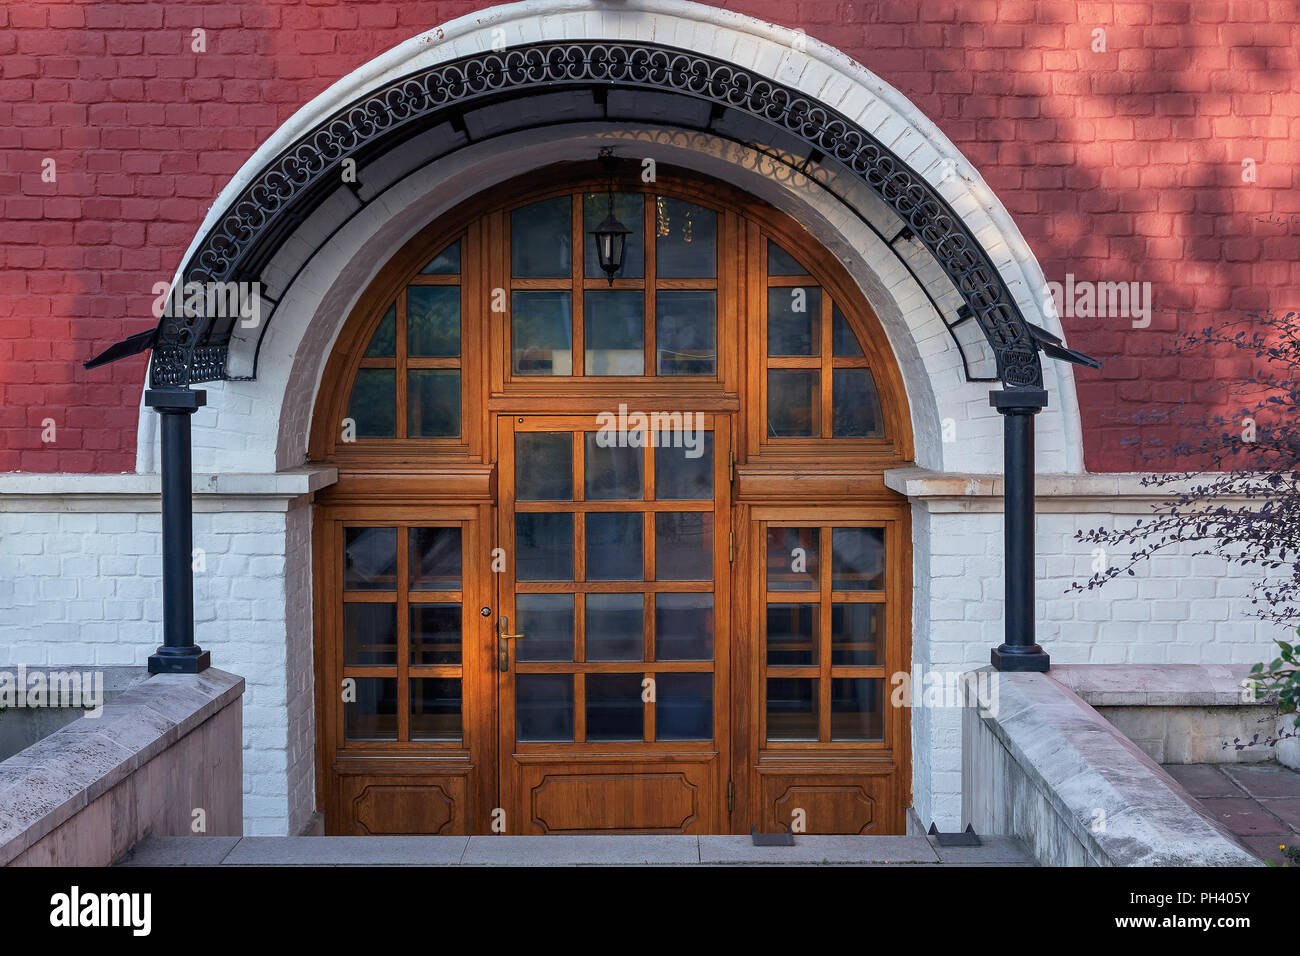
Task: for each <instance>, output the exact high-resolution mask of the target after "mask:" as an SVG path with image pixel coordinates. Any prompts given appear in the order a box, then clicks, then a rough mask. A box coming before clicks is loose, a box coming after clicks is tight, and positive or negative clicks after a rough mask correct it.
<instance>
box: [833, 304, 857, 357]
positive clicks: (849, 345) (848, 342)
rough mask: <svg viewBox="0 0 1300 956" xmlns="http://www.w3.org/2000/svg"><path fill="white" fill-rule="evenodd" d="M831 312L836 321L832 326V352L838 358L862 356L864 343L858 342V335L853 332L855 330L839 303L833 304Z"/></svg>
mask: <svg viewBox="0 0 1300 956" xmlns="http://www.w3.org/2000/svg"><path fill="white" fill-rule="evenodd" d="M831 314H832V321H833V322H834V325H833V326H832V328H831V339H832V342H833V348H832V349H831V354H832V355H834V356H835V357H836V358H841V357H843V358H860V357H861V356H862V345H861V344H860V343H859V342H858V337H857V336H856V335H854V334H853V330H852V329H851V328H849V323H848V321H847V320H846V319H845V318H844V313H842V312H841V311H840V307H839V306H838V305H833V306H831Z"/></svg>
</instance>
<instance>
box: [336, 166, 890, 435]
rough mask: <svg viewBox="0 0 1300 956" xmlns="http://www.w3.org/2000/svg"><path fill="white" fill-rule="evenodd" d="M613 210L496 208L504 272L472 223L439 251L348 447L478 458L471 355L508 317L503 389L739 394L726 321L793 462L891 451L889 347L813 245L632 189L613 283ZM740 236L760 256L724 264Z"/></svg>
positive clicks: (367, 358)
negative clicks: (477, 255) (855, 315)
mask: <svg viewBox="0 0 1300 956" xmlns="http://www.w3.org/2000/svg"><path fill="white" fill-rule="evenodd" d="M609 207H610V194H609V193H606V192H592V191H588V190H582V191H572V192H568V193H563V194H560V195H556V196H549V197H547V198H543V199H540V200H536V201H532V202H525V203H523V204H521V205H518V206H515V207H512V208H508V209H506V210H504V211H501V212H498V213H496V214H493V215H494V216H495V219H493V218H492V217H489V222H495V223H496V224H497V225H495V226H491V225H488V226H485V227H484V231H485V232H487V233H491V232H492V231H493V229H499V230H500V232H501V233H502V234H503V236H502V238H503V239H504V246H505V250H504V251H505V256H504V258H503V260H502V261H501V262H500V263H499V264H498V265H493V264H492V263H491V262H486V261H485V262H481V263H480V264H479V265H478V266H477V267H474V268H470V267H467V266H466V264H465V263H466V262H467V261H468V251H467V248H466V246H467V241H468V240H470V239H472V237H473V236H475V235H477V233H476V232H475V231H474V228H473V227H471V229H470V232H469V233H466V232H461V234H460V235H459V236H457V237H456V238H455V239H453V240H452V241H450V242H444V244H443V245H442V246H441V247H440V248H439V249H438V251H437V252H436V254H434V255H432V256H431V257H429V256H428V253H426V254H425V255H426V257H427V258H426V259H425V261H424V265H423V266H422V267H421V268H420V269H419V270H418V271H416V272H414V274H412V275H410V276H409V278H408V279H407V280H406V281H405V282H403V283H402V285H401V288H400V291H399V292H398V293H397V294H396V295H395V296H394V297H393V298H392V299H390V300H389V301H387V302H385V303H383V308H382V312H379V313H378V314H377V315H376V317H375V318H374V319H372V320H371V322H372V326H371V328H372V331H370V332H369V333H368V339H367V342H368V344H367V346H366V348H365V350H364V353H363V354H362V357H361V359H360V363H359V367H358V368H357V369H356V371H355V373H354V375H355V377H354V378H353V381H352V385H351V388H350V390H349V393H348V394H349V398H348V403H347V406H346V412H345V416H346V417H345V419H344V422H343V423H342V425H343V427H342V431H341V433H340V436H341V439H342V441H343V442H345V443H346V442H359V443H360V446H361V447H366V446H367V445H368V444H370V443H373V442H374V441H376V440H378V441H384V440H422V441H424V442H425V443H426V444H430V445H431V447H432V448H434V449H435V450H436V448H437V446H438V445H439V444H440V443H441V444H444V445H447V446H449V447H456V448H458V449H462V450H463V449H464V448H465V447H466V440H465V438H464V437H463V436H464V435H465V433H466V426H465V423H464V421H463V416H464V414H465V413H466V410H467V409H468V408H470V403H471V401H472V400H473V396H472V395H471V391H470V390H472V389H474V388H475V387H477V386H478V382H476V381H475V382H470V381H467V379H466V373H467V371H468V370H469V369H470V366H467V364H466V363H467V358H466V348H467V345H466V343H471V342H482V341H483V337H482V335H481V334H480V330H481V328H482V326H483V323H484V321H485V320H486V318H487V315H488V314H499V315H501V318H502V322H501V325H500V331H501V336H502V339H503V341H501V342H500V345H499V346H498V347H500V348H502V350H503V352H504V361H503V363H502V367H503V372H502V373H499V374H500V376H501V377H500V378H499V381H500V382H501V383H502V384H501V386H500V387H502V388H505V389H510V388H512V387H520V388H524V387H528V386H529V385H530V383H531V384H532V385H534V386H535V385H536V384H537V383H539V382H544V381H552V382H553V381H554V380H556V379H579V378H580V379H583V380H591V381H602V380H603V381H606V382H610V383H613V382H619V381H622V382H631V381H640V382H647V383H649V382H655V381H659V382H669V381H676V382H683V383H690V382H695V383H700V384H707V383H709V382H713V383H718V384H720V385H722V386H724V387H725V388H727V389H728V390H730V389H734V388H738V387H740V386H741V383H740V382H739V381H732V382H728V381H727V380H726V374H725V369H724V365H723V363H721V362H720V360H719V335H720V330H721V329H723V328H724V327H725V328H726V329H728V330H729V334H732V335H737V336H739V337H740V340H741V341H745V342H752V343H755V346H756V347H755V349H753V350H751V352H750V355H751V361H752V362H753V363H754V364H755V366H756V368H755V370H754V371H755V374H752V375H750V376H749V381H750V382H751V383H752V385H751V386H749V387H750V388H752V394H753V399H754V400H753V402H752V404H751V407H752V408H753V410H754V414H755V415H756V416H757V418H758V427H757V430H756V432H755V435H754V437H755V438H756V439H757V440H758V442H759V444H760V445H761V446H762V447H764V448H768V449H770V450H773V451H776V452H777V453H778V454H789V453H791V452H792V451H793V452H795V453H798V449H799V448H800V447H801V446H806V445H807V443H808V442H810V441H813V442H824V441H830V442H832V443H834V447H838V448H841V449H842V450H847V449H852V448H854V447H858V448H860V449H861V450H863V451H869V450H871V449H874V448H877V447H879V448H881V449H883V450H885V451H888V447H887V446H888V441H887V439H888V429H887V427H886V421H887V416H886V409H885V408H884V407H883V406H882V403H881V399H880V396H879V394H878V391H877V384H878V383H877V381H876V377H875V372H874V371H873V367H872V366H873V360H872V358H871V357H870V356H871V355H873V354H876V353H874V352H872V351H871V350H869V349H866V348H864V346H863V342H862V340H861V339H860V338H859V333H858V332H857V331H856V330H855V328H854V327H853V323H852V322H851V321H850V319H849V317H848V314H847V313H846V309H845V307H844V304H843V302H842V301H841V298H840V295H839V293H836V292H833V291H832V290H831V289H830V288H828V287H827V286H826V284H825V282H824V281H823V280H822V279H819V278H818V277H817V276H816V275H814V272H813V270H812V269H811V268H810V266H809V265H808V264H807V263H805V261H804V260H803V254H804V251H801V250H799V249H798V248H797V247H793V246H789V245H787V244H785V243H784V242H783V241H778V240H777V239H776V238H774V237H773V236H770V235H768V234H767V233H766V232H764V231H762V230H759V229H750V230H748V231H747V232H746V228H745V226H744V225H740V226H739V227H737V226H734V225H733V226H730V227H728V226H727V225H726V224H725V223H724V219H723V213H721V212H719V211H718V210H715V209H713V208H710V207H707V206H705V205H702V204H700V203H697V202H691V201H688V200H687V199H684V198H680V197H676V196H672V195H667V194H664V193H659V192H655V191H645V192H634V191H630V190H622V191H616V192H614V194H613V211H614V215H615V217H616V218H617V219H618V220H619V221H620V222H621V223H623V224H624V226H626V227H627V228H628V230H629V235H628V237H627V242H626V247H625V253H624V258H623V262H622V266H621V268H620V269H619V270H618V272H617V273H616V274H615V275H614V277H613V278H612V280H611V279H610V278H609V277H608V276H606V274H605V273H604V272H603V271H602V269H601V267H600V263H599V261H598V258H597V253H596V248H595V245H596V244H595V241H594V239H593V237H592V236H591V232H592V230H594V229H595V228H596V227H597V225H598V224H599V223H600V222H601V221H602V220H603V218H604V217H605V216H606V215H607V214H608V212H609ZM728 228H730V229H732V230H735V231H737V232H742V233H745V234H746V235H747V236H748V237H749V238H745V239H744V243H746V244H748V245H749V246H750V247H751V248H752V247H753V246H755V245H756V246H757V249H756V250H755V251H756V252H758V253H759V254H758V255H754V254H749V255H746V256H741V257H738V258H737V257H736V256H735V254H734V253H732V254H729V253H727V252H726V250H727V249H728V248H732V247H734V246H736V245H739V244H741V240H742V236H740V235H736V234H735V233H734V232H733V233H728V231H727V230H728ZM476 261H477V260H476ZM744 272H748V274H749V276H750V279H751V280H757V283H758V288H759V289H760V290H761V294H760V295H758V296H754V295H753V294H752V293H751V294H750V295H748V296H747V297H746V296H743V295H740V294H728V293H727V292H726V288H725V281H724V274H725V275H727V276H731V275H732V274H733V273H735V274H736V275H739V274H740V273H744ZM735 281H740V280H738V279H736V280H735ZM751 287H752V283H751ZM475 302H481V303H483V304H484V307H482V308H481V311H480V308H476V307H474V306H472V305H471V303H475ZM724 307H725V309H726V310H727V311H724ZM728 312H729V313H730V314H728ZM336 444H337V443H336ZM828 447H829V446H828Z"/></svg>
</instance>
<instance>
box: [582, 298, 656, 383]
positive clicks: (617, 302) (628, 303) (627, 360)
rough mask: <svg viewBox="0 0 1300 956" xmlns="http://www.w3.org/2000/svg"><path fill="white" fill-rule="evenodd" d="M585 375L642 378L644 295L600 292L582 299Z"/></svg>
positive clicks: (643, 370)
mask: <svg viewBox="0 0 1300 956" xmlns="http://www.w3.org/2000/svg"><path fill="white" fill-rule="evenodd" d="M582 322H583V327H584V330H585V331H584V333H583V334H584V336H585V338H586V343H585V344H586V349H587V351H586V358H585V362H586V374H588V375H644V374H645V293H644V292H642V291H641V290H640V289H600V290H598V291H593V292H588V293H587V294H586V295H585V296H584V297H583V316H582Z"/></svg>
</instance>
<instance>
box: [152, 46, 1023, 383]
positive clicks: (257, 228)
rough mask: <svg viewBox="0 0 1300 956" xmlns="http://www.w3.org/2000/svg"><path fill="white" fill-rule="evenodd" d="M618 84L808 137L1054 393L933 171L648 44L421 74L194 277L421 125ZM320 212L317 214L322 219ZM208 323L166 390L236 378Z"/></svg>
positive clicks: (179, 344) (169, 376)
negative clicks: (500, 101) (510, 99)
mask: <svg viewBox="0 0 1300 956" xmlns="http://www.w3.org/2000/svg"><path fill="white" fill-rule="evenodd" d="M538 86H543V87H547V88H556V89H563V88H566V87H567V88H582V87H611V88H629V89H640V90H657V91H660V92H669V93H678V94H682V95H685V96H691V97H695V98H698V99H702V100H706V101H709V102H712V103H714V104H717V105H719V106H722V107H726V108H728V109H732V110H737V111H739V112H741V113H743V114H747V115H748V116H750V117H753V118H755V119H757V120H761V121H762V122H764V123H768V124H771V125H773V126H775V127H777V128H778V129H780V130H782V131H783V132H785V133H786V134H789V135H791V136H794V137H796V138H797V139H799V140H800V141H802V142H804V143H805V144H807V145H808V146H809V147H810V148H812V149H815V150H816V151H818V152H819V153H821V154H822V155H823V156H827V157H831V158H833V159H834V160H836V161H837V162H839V163H840V164H842V165H843V166H844V167H845V168H846V169H848V170H849V171H850V172H851V173H852V174H853V175H854V176H855V177H857V178H858V179H859V180H861V181H862V182H863V183H865V184H866V185H867V186H868V187H869V188H870V189H871V190H872V191H873V192H874V193H875V194H876V195H878V196H879V197H880V198H881V199H882V200H883V201H884V202H885V204H886V205H888V206H889V208H890V209H891V210H893V211H894V213H896V214H897V215H898V216H899V218H900V219H902V220H903V222H905V223H906V224H907V225H908V226H909V227H910V229H911V231H912V233H913V235H915V236H916V238H917V239H918V241H920V242H921V243H922V244H923V245H924V246H925V247H926V249H928V250H929V252H930V253H931V255H933V256H934V258H935V260H936V262H938V264H939V266H940V268H942V269H943V271H944V272H945V273H946V274H947V276H948V277H949V278H950V279H951V280H952V281H953V283H954V285H955V286H956V288H957V289H958V291H959V292H960V294H961V296H962V298H963V299H964V300H965V302H966V304H967V305H968V306H969V307H970V310H971V314H972V315H973V316H974V318H975V320H976V322H977V323H978V324H979V326H980V328H981V330H982V331H983V333H984V335H985V337H986V338H987V339H988V341H989V344H990V346H991V348H992V350H993V353H994V355H995V357H996V360H997V365H998V374H999V377H1000V378H1001V379H1002V382H1003V384H1004V385H1006V386H1010V387H1026V386H1027V387H1036V386H1039V385H1041V384H1042V367H1041V364H1040V362H1039V357H1038V349H1037V346H1036V345H1035V343H1034V340H1033V338H1032V336H1031V333H1030V331H1029V327H1028V324H1027V322H1026V321H1025V318H1024V316H1023V315H1021V313H1020V310H1019V308H1018V307H1017V306H1016V304H1015V301H1014V300H1013V299H1012V296H1011V293H1010V290H1009V289H1008V288H1007V286H1006V283H1005V282H1004V281H1003V280H1002V277H1001V276H1000V275H999V274H998V271H997V269H996V268H995V267H994V266H993V264H992V262H991V261H990V259H989V258H988V255H987V254H986V253H985V252H984V250H983V249H982V248H981V247H980V245H979V243H978V241H977V240H976V239H975V237H974V235H973V234H972V233H971V231H970V230H969V229H968V228H967V226H966V224H965V223H964V222H962V220H961V217H960V216H958V215H957V214H956V213H955V212H954V211H953V210H952V208H951V207H950V206H949V205H948V204H947V203H946V202H945V201H944V200H943V198H942V197H941V196H940V195H939V194H938V193H937V192H936V191H935V190H934V188H933V187H932V186H931V185H930V184H929V183H928V182H927V181H926V180H925V179H924V178H922V177H921V176H920V175H919V174H917V173H916V172H915V171H913V170H912V169H910V168H909V167H908V166H907V165H906V164H905V163H904V162H903V161H902V160H901V159H899V158H898V157H897V156H895V155H894V154H893V153H892V152H890V151H889V149H887V148H886V147H885V146H884V145H883V144H881V143H880V142H879V141H877V140H875V139H874V138H873V137H872V136H871V134H870V133H868V132H867V131H866V130H864V129H862V128H861V127H859V126H857V125H856V124H855V123H854V122H853V121H852V120H850V119H849V118H847V117H845V116H843V115H841V114H840V113H838V112H836V111H835V110H833V109H831V108H830V107H828V106H826V105H825V104H823V103H820V102H818V101H816V100H814V99H812V98H810V97H808V96H805V95H804V94H802V93H800V92H798V91H797V90H794V89H792V88H789V87H786V86H783V85H781V84H779V83H775V82H773V81H772V80H769V79H767V78H765V77H762V76H759V75H758V74H755V73H753V72H751V71H749V70H746V69H743V68H741V67H739V66H736V65H735V64H731V63H726V62H723V61H721V60H717V59H714V58H712V57H708V56H703V55H701V54H698V53H692V52H689V51H685V50H678V49H674V48H670V47H665V46H661V45H657V44H650V43H639V42H621V41H619V42H613V41H610V42H606V41H573V42H565V43H539V44H532V45H528V46H521V47H517V48H514V49H510V50H506V51H503V52H484V53H479V54H474V55H471V56H468V57H464V58H462V59H459V60H455V61H452V62H448V63H442V64H439V65H437V66H433V67H430V68H428V69H425V70H421V71H419V72H417V73H413V74H409V75H407V76H405V77H403V78H401V79H398V80H395V81H393V82H392V83H390V84H388V85H387V86H385V87H383V88H382V89H379V90H376V91H374V92H372V93H370V94H367V95H366V96H365V97H363V98H361V99H359V100H357V101H355V102H353V103H351V104H349V105H348V106H346V107H344V108H342V109H340V110H339V111H338V112H337V113H335V114H334V115H333V116H331V117H329V118H328V119H326V120H325V121H323V122H322V123H320V124H319V125H318V126H317V127H316V128H315V129H313V130H311V131H310V132H309V133H307V134H305V135H303V136H302V137H300V138H299V139H298V141H297V142H295V143H293V144H292V145H290V146H289V147H287V148H286V149H285V150H283V151H282V152H281V153H280V154H279V155H278V156H277V157H276V158H275V159H274V160H272V161H271V162H270V163H269V164H268V165H267V166H266V167H265V168H264V169H263V170H262V171H261V172H260V173H259V174H258V176H257V178H256V179H255V180H254V181H253V182H252V183H250V184H249V185H248V186H247V187H245V189H244V190H243V192H242V193H241V194H240V196H239V198H238V199H237V200H236V201H235V202H234V203H233V204H232V205H231V206H230V208H229V209H228V210H227V212H226V213H225V215H223V216H222V217H221V218H220V219H219V220H218V221H217V223H216V224H215V225H214V226H213V227H212V229H211V230H210V231H209V232H208V233H207V235H205V236H204V237H203V240H202V242H201V243H200V245H199V246H198V248H197V250H196V251H195V253H194V255H193V256H192V257H191V259H190V261H189V262H188V263H187V265H186V268H185V270H184V272H183V281H185V282H204V283H206V282H210V281H218V282H223V281H229V280H230V279H231V278H232V277H234V276H236V275H237V274H238V273H239V272H240V267H241V263H243V262H245V261H246V260H247V259H248V258H249V257H250V256H251V254H253V253H254V252H255V251H256V250H257V249H258V247H259V244H260V243H262V242H269V241H275V240H274V238H273V237H275V236H276V235H277V234H278V230H277V229H276V227H277V225H278V224H279V220H280V218H281V217H282V216H285V215H286V214H288V213H290V212H292V213H293V214H295V215H297V216H301V215H303V214H304V210H302V209H298V208H297V206H299V205H305V202H306V198H305V197H311V196H319V195H321V193H322V191H321V190H320V189H318V188H317V187H319V186H320V185H321V184H322V183H323V180H324V177H327V176H330V175H334V170H336V169H337V167H338V165H339V164H340V163H341V162H342V161H343V160H344V159H348V158H353V157H355V156H356V155H357V154H359V153H368V154H373V153H374V151H375V149H376V147H377V146H379V144H380V143H381V142H382V140H383V139H384V138H385V137H386V136H388V135H390V134H393V133H395V132H396V131H398V130H402V131H403V132H404V133H405V132H408V129H407V127H408V124H411V123H419V124H421V125H423V126H432V125H433V124H435V123H437V122H439V121H440V120H441V119H442V118H443V117H444V116H445V115H446V114H447V113H448V112H449V111H453V110H462V109H464V108H465V107H466V106H468V105H472V104H474V103H475V102H476V101H482V100H489V99H493V98H500V97H505V96H509V95H510V94H511V93H512V92H514V91H519V90H523V89H528V88H535V87H538ZM308 211H309V210H308ZM204 323H205V320H204V319H200V318H194V317H186V316H183V315H182V316H165V317H164V318H163V319H162V321H161V323H160V325H159V329H158V336H157V345H156V347H155V350H154V357H153V370H152V376H153V381H154V384H155V385H162V384H166V385H184V384H189V383H191V382H201V381H211V380H213V379H219V378H222V377H224V364H225V349H224V347H223V346H221V345H219V344H216V343H212V342H210V341H209V335H210V332H211V329H210V328H208V327H205V324H204Z"/></svg>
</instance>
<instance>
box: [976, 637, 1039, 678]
mask: <svg viewBox="0 0 1300 956" xmlns="http://www.w3.org/2000/svg"><path fill="white" fill-rule="evenodd" d="M989 657H990V658H991V659H992V662H993V666H994V668H996V669H997V670H1000V671H1028V672H1030V673H1035V674H1045V673H1047V671H1048V669H1049V667H1050V665H1051V658H1050V657H1048V655H1047V653H1046V652H1045V651H1044V650H1043V649H1042V648H1041V647H1039V646H1038V645H1037V644H1030V645H1029V646H1028V647H1023V646H1018V647H1012V646H1011V645H1009V644H1001V645H999V646H998V647H995V648H993V650H992V651H991V652H990V653H989Z"/></svg>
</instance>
